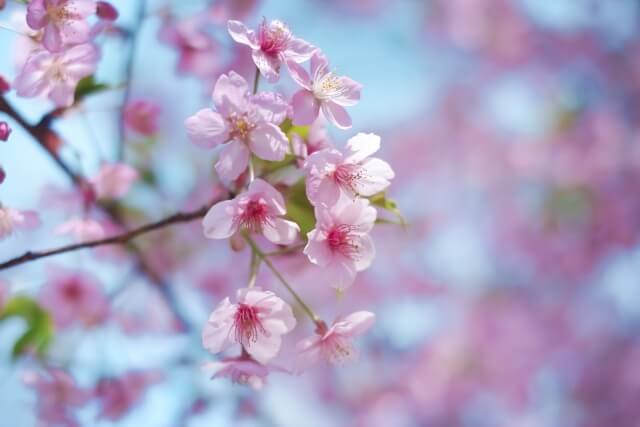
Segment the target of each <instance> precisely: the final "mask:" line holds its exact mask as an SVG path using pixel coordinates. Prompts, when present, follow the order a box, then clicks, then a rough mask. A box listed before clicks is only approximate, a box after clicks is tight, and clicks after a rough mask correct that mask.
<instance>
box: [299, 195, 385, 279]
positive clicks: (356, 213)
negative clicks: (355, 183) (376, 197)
mask: <svg viewBox="0 0 640 427" xmlns="http://www.w3.org/2000/svg"><path fill="white" fill-rule="evenodd" d="M315 214H316V221H317V222H316V228H315V229H313V230H311V231H310V232H309V233H308V234H307V236H308V238H309V242H308V243H307V245H306V246H305V248H304V251H303V252H304V253H305V254H306V255H307V257H308V258H309V261H311V262H312V263H314V264H316V265H318V266H320V267H322V275H323V278H324V279H325V281H326V282H327V283H328V284H329V285H330V286H331V287H333V288H336V289H339V290H344V289H346V288H348V287H349V286H351V284H352V283H353V281H354V279H355V277H356V273H357V272H358V271H363V270H366V269H367V268H369V266H370V265H371V262H372V261H373V258H374V256H375V248H374V246H373V241H372V240H371V237H369V235H368V233H369V231H371V229H372V228H373V225H374V223H375V221H376V215H377V212H376V210H375V209H374V208H373V207H371V206H369V201H368V200H366V199H356V200H350V199H347V198H341V199H340V200H339V201H338V202H337V203H336V204H335V205H333V206H331V207H329V206H327V205H324V204H322V205H319V206H316V209H315Z"/></svg>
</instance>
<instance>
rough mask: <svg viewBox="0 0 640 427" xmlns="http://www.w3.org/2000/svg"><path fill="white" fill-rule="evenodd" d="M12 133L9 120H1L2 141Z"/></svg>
mask: <svg viewBox="0 0 640 427" xmlns="http://www.w3.org/2000/svg"><path fill="white" fill-rule="evenodd" d="M9 135H11V128H10V127H9V124H8V123H7V122H0V141H6V140H7V139H9Z"/></svg>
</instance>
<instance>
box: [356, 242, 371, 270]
mask: <svg viewBox="0 0 640 427" xmlns="http://www.w3.org/2000/svg"><path fill="white" fill-rule="evenodd" d="M375 257H376V248H375V246H374V245H373V239H372V238H371V237H370V236H368V235H367V236H362V237H360V238H359V239H358V257H357V259H356V260H355V268H356V271H364V270H366V269H367V268H369V267H371V263H372V262H373V259H374V258H375Z"/></svg>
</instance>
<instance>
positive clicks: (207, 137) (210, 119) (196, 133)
mask: <svg viewBox="0 0 640 427" xmlns="http://www.w3.org/2000/svg"><path fill="white" fill-rule="evenodd" d="M184 125H185V127H186V128H187V134H188V135H189V140H190V141H191V142H192V143H194V144H195V145H197V146H199V147H203V148H212V147H215V146H216V145H218V144H222V143H223V142H225V141H226V140H227V139H228V138H229V129H228V128H227V124H226V122H225V120H224V118H223V117H222V116H221V115H220V114H218V113H217V112H215V111H213V110H212V109H210V108H205V109H202V110H200V111H198V112H197V113H196V114H194V115H193V116H191V117H189V118H188V119H187V120H185V122H184Z"/></svg>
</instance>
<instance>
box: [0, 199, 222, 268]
mask: <svg viewBox="0 0 640 427" xmlns="http://www.w3.org/2000/svg"><path fill="white" fill-rule="evenodd" d="M208 209H209V207H208V206H204V207H202V208H200V209H198V210H195V211H191V212H178V213H175V214H173V215H171V216H168V217H166V218H164V219H162V220H160V221H156V222H152V223H149V224H146V225H143V226H141V227H138V228H135V229H132V230H129V231H126V232H124V233H121V234H118V235H116V236H112V237H107V238H104V239H97V240H91V241H87V242H82V243H76V244H73V245H67V246H61V247H59V248H55V249H49V250H44V251H28V252H26V253H25V254H23V255H21V256H19V257H16V258H13V259H10V260H8V261H5V262H3V263H0V270H5V269H7V268H11V267H15V266H17V265H20V264H24V263H27V262H31V261H36V260H38V259H41V258H47V257H50V256H54V255H59V254H64V253H67V252H73V251H77V250H81V249H89V248H95V247H97V246H105V245H118V244H124V243H127V242H129V241H130V240H133V239H135V238H136V237H138V236H141V235H143V234H146V233H150V232H152V231H155V230H159V229H161V228H164V227H168V226H171V225H174V224H180V223H185V222H190V221H193V220H196V219H198V218H201V217H203V216H204V215H205V214H206V213H207V210H208Z"/></svg>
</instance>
